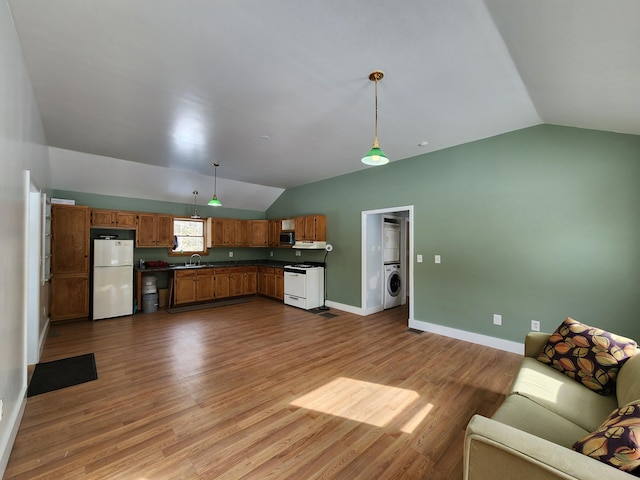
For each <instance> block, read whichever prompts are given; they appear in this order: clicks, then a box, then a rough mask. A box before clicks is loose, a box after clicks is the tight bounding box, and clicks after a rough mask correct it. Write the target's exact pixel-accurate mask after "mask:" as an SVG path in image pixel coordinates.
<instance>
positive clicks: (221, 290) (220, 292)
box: [214, 268, 230, 298]
mask: <svg viewBox="0 0 640 480" xmlns="http://www.w3.org/2000/svg"><path fill="white" fill-rule="evenodd" d="M214 270H215V275H214V278H215V288H214V290H215V294H214V295H215V298H227V297H228V296H229V295H230V293H229V268H215V269H214Z"/></svg>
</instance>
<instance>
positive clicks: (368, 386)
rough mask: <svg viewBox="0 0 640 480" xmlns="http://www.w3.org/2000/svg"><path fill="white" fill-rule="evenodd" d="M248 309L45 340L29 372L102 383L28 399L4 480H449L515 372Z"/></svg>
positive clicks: (455, 347) (378, 323) (401, 325)
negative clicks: (49, 364) (471, 424)
mask: <svg viewBox="0 0 640 480" xmlns="http://www.w3.org/2000/svg"><path fill="white" fill-rule="evenodd" d="M331 313H337V314H338V315H337V316H336V317H334V318H325V317H322V316H320V315H316V314H313V313H310V312H306V311H304V310H300V309H296V308H292V307H287V306H284V305H283V304H281V303H278V302H275V301H272V300H269V299H264V298H259V297H253V298H251V299H250V302H249V303H244V304H238V305H230V306H224V307H217V308H212V309H208V310H198V311H192V312H185V313H180V314H169V313H166V312H165V311H159V312H157V313H149V314H138V315H135V316H132V317H121V318H118V319H111V320H101V321H98V322H81V323H70V324H64V325H52V327H51V331H50V335H49V338H48V339H47V342H46V345H45V350H44V354H43V357H42V359H41V361H43V362H45V361H50V360H56V359H59V358H65V357H70V356H74V355H80V354H83V353H90V352H94V353H95V357H96V364H97V368H98V377H99V378H98V380H95V381H93V382H88V383H85V384H82V385H77V386H74V387H69V388H66V389H63V390H58V391H54V392H50V393H47V394H43V395H39V396H36V397H31V398H29V399H28V403H27V407H26V412H25V415H24V418H23V420H22V424H21V426H20V430H19V432H18V436H17V439H16V443H15V446H14V449H13V452H12V454H11V457H10V459H9V464H8V467H7V470H6V473H5V477H4V478H5V480H18V479H30V480H33V479H45V478H46V479H51V478H54V479H80V478H82V479H86V478H89V479H94V478H95V479H133V480H155V479H244V478H246V479H266V478H273V479H278V480H279V479H296V480H300V479H333V478H336V479H391V478H393V479H401V478H402V479H416V478H423V479H447V480H450V479H459V478H461V477H462V442H463V436H464V428H465V426H466V424H467V422H468V421H469V419H470V418H471V416H472V415H473V414H475V413H481V414H484V415H491V414H492V413H493V412H494V411H495V409H496V408H497V406H498V404H499V403H500V402H501V401H502V400H503V399H504V395H505V393H506V391H507V388H508V386H509V384H510V382H511V380H512V377H513V374H514V373H515V371H516V368H517V366H518V364H519V361H520V357H519V356H518V355H515V354H510V353H505V352H501V351H498V350H494V349H491V348H486V347H482V346H478V345H473V344H469V343H465V342H462V341H459V340H455V339H450V338H446V337H441V336H437V335H433V334H430V333H422V334H417V333H412V332H409V331H407V327H406V322H407V320H406V319H407V311H406V309H405V308H403V307H398V308H395V309H392V310H388V311H386V312H381V313H379V314H376V315H371V316H368V317H360V316H357V315H352V314H349V313H345V312H341V311H338V310H333V309H332V310H331Z"/></svg>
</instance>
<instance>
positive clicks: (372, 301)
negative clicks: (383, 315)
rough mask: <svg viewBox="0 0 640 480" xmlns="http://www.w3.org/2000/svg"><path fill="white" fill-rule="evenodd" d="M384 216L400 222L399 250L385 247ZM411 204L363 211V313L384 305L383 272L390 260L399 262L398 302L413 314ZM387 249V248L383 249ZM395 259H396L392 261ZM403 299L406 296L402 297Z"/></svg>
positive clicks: (381, 308) (384, 280)
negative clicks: (391, 250)
mask: <svg viewBox="0 0 640 480" xmlns="http://www.w3.org/2000/svg"><path fill="white" fill-rule="evenodd" d="M385 218H386V219H389V218H392V219H394V221H397V222H399V224H400V229H399V236H400V238H399V242H398V243H399V247H398V248H399V252H398V253H397V255H396V254H394V255H389V249H388V248H387V249H385V239H384V232H385V228H384V224H385ZM413 223H414V222H413V205H408V206H400V207H389V208H382V209H376V210H366V211H363V212H362V236H361V238H362V246H361V252H362V272H361V273H362V280H361V285H362V293H361V295H362V297H361V305H362V311H363V314H364V315H369V314H372V313H376V312H379V311H381V310H384V309H385V292H386V288H387V286H386V283H387V282H386V280H387V278H386V275H387V273H388V272H387V270H389V265H390V264H397V265H399V269H400V271H401V278H402V279H403V280H405V279H406V280H405V282H403V283H404V285H403V286H402V289H401V290H402V291H401V295H402V296H403V298H402V301H401V304H405V303H408V304H409V318H408V319H407V321H409V320H410V319H412V318H413V306H414V302H413V300H414V295H413V268H414V265H413V257H414V255H413V248H414V246H413V244H414V242H413V235H414V225H413ZM385 250H386V251H385ZM392 256H393V259H394V260H395V259H397V260H398V261H397V262H396V261H392V259H391V257H392ZM405 299H408V300H406V301H405Z"/></svg>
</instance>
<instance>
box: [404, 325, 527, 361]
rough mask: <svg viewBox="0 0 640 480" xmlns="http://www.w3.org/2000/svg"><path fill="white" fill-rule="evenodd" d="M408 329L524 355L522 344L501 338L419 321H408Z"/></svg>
mask: <svg viewBox="0 0 640 480" xmlns="http://www.w3.org/2000/svg"><path fill="white" fill-rule="evenodd" d="M409 327H410V328H415V329H416V330H422V331H423V332H430V333H435V334H438V335H443V336H445V337H451V338H457V339H458V340H464V341H465V342H470V343H476V344H478V345H484V346H485V347H491V348H497V349H498V350H504V351H506V352H511V353H517V354H518V355H524V343H518V342H512V341H511V340H504V339H502V338H495V337H490V336H489V335H482V334H480V333H473V332H467V331H466V330H458V329H457V328H451V327H445V326H443V325H437V324H435V323H429V322H423V321H421V320H412V319H409Z"/></svg>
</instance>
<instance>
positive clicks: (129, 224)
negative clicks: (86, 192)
mask: <svg viewBox="0 0 640 480" xmlns="http://www.w3.org/2000/svg"><path fill="white" fill-rule="evenodd" d="M137 225H138V214H137V213H136V212H127V211H124V210H102V209H98V208H94V209H92V210H91V226H92V227H94V228H125V229H128V230H135V229H136V226H137Z"/></svg>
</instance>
